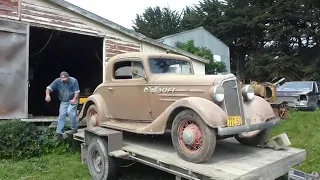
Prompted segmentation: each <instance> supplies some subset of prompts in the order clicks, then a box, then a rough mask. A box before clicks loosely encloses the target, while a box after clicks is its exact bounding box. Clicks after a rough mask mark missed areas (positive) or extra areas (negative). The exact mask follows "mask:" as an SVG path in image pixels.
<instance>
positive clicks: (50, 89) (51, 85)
mask: <svg viewBox="0 0 320 180" xmlns="http://www.w3.org/2000/svg"><path fill="white" fill-rule="evenodd" d="M57 86H58V85H57V79H55V80H54V81H53V82H52V83H51V84H50V85H49V86H47V88H46V96H50V93H51V92H52V91H54V90H56V89H57V88H58V87H57Z"/></svg>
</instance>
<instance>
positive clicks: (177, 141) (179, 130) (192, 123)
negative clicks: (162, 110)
mask: <svg viewBox="0 0 320 180" xmlns="http://www.w3.org/2000/svg"><path fill="white" fill-rule="evenodd" d="M171 139H172V143H173V146H174V148H175V150H176V151H177V153H178V155H179V156H180V157H181V158H182V159H184V160H186V161H189V162H192V163H201V162H205V161H207V160H209V159H210V158H211V156H212V154H213V152H214V150H215V147H216V133H215V131H214V129H212V128H210V127H209V126H208V125H207V124H205V123H204V121H203V120H202V118H201V117H200V116H199V115H198V114H197V113H195V112H194V111H192V110H184V111H181V112H180V113H179V114H178V115H177V116H176V117H175V119H174V120H173V123H172V129H171Z"/></svg>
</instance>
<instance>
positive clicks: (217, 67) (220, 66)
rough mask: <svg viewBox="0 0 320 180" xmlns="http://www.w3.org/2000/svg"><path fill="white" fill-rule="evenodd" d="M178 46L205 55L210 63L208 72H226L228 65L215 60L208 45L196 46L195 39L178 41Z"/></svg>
mask: <svg viewBox="0 0 320 180" xmlns="http://www.w3.org/2000/svg"><path fill="white" fill-rule="evenodd" d="M175 45H176V47H177V48H179V49H182V50H184V51H187V52H190V53H192V54H194V55H197V56H200V57H203V58H205V59H208V60H209V64H206V67H205V70H206V74H216V73H222V72H226V71H227V70H226V66H225V64H224V63H223V62H215V61H213V54H212V52H211V50H210V49H208V48H206V47H196V46H195V45H194V41H193V40H189V41H187V42H186V43H182V42H176V43H175Z"/></svg>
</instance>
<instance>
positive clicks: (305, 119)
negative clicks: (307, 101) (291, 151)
mask: <svg viewBox="0 0 320 180" xmlns="http://www.w3.org/2000/svg"><path fill="white" fill-rule="evenodd" d="M284 132H285V133H287V135H288V137H289V140H290V141H291V146H292V147H297V148H302V149H306V150H307V160H306V161H305V162H304V163H303V164H302V165H301V167H299V168H298V169H300V170H302V171H305V172H308V173H311V172H313V171H316V172H319V170H320V163H319V162H320V143H319V142H320V111H319V110H318V111H316V112H302V111H293V112H290V113H289V117H288V119H287V120H285V121H282V122H281V123H280V125H279V126H278V127H276V128H274V129H273V130H272V133H271V135H272V136H273V135H278V134H281V133H284Z"/></svg>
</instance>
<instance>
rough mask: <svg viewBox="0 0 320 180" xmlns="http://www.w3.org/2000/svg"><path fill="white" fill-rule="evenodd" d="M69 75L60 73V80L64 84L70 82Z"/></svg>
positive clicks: (63, 72)
mask: <svg viewBox="0 0 320 180" xmlns="http://www.w3.org/2000/svg"><path fill="white" fill-rule="evenodd" d="M69 78H70V77H69V74H68V73H67V72H66V71H62V72H61V73H60V80H61V81H62V82H63V83H67V82H68V81H69Z"/></svg>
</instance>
